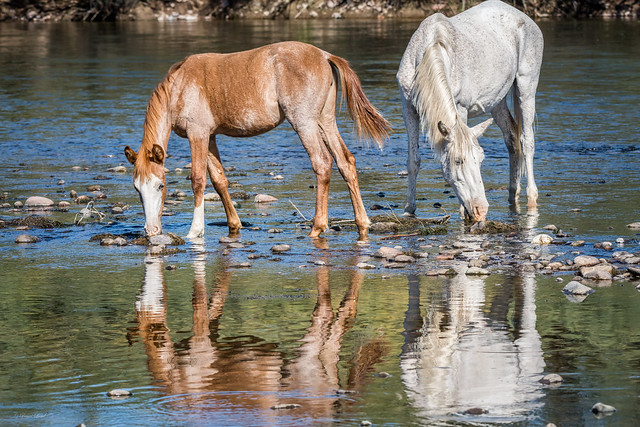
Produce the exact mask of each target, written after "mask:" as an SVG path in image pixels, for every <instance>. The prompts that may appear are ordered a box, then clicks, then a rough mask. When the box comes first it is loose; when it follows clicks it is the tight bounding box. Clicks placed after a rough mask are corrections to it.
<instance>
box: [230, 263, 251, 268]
mask: <svg viewBox="0 0 640 427" xmlns="http://www.w3.org/2000/svg"><path fill="white" fill-rule="evenodd" d="M230 267H231V268H251V263H250V262H238V263H235V264H231V265H230Z"/></svg>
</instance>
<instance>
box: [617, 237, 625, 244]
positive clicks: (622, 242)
mask: <svg viewBox="0 0 640 427" xmlns="http://www.w3.org/2000/svg"><path fill="white" fill-rule="evenodd" d="M624 243H625V240H624V238H622V237H618V238H617V239H616V244H617V245H618V246H624Z"/></svg>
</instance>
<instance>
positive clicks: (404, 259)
mask: <svg viewBox="0 0 640 427" xmlns="http://www.w3.org/2000/svg"><path fill="white" fill-rule="evenodd" d="M393 260H394V261H395V262H402V263H412V262H416V259H415V258H414V257H412V256H409V255H398V256H397V257H395V258H394V259H393Z"/></svg>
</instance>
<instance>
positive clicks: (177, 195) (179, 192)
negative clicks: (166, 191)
mask: <svg viewBox="0 0 640 427" xmlns="http://www.w3.org/2000/svg"><path fill="white" fill-rule="evenodd" d="M209 194H211V193H209ZM214 194H215V193H214ZM171 197H175V198H176V199H184V198H185V197H187V193H185V192H184V191H182V190H176V191H174V192H173V193H171Z"/></svg>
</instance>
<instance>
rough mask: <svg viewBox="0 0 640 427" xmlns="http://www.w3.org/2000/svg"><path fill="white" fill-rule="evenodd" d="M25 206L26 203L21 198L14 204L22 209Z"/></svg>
mask: <svg viewBox="0 0 640 427" xmlns="http://www.w3.org/2000/svg"><path fill="white" fill-rule="evenodd" d="M23 206H24V203H22V202H21V201H20V200H18V201H17V202H15V203H14V204H13V207H14V208H17V209H22V207H23Z"/></svg>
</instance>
